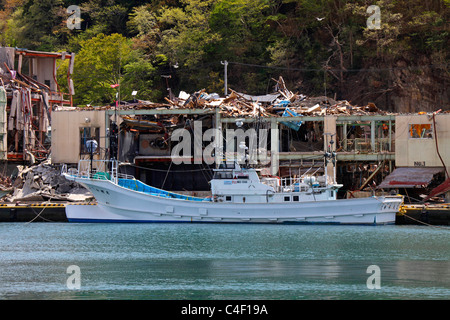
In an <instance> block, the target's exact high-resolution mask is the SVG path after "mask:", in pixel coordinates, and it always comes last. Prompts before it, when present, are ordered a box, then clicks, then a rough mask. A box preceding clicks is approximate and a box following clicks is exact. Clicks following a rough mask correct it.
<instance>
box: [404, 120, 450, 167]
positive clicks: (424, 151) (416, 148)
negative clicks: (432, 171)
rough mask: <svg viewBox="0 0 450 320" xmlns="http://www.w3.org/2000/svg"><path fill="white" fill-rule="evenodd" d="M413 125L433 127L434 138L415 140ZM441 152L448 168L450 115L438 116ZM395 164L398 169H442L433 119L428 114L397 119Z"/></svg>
mask: <svg viewBox="0 0 450 320" xmlns="http://www.w3.org/2000/svg"><path fill="white" fill-rule="evenodd" d="M411 124H425V125H431V131H432V138H413V137H411V133H410V129H411V128H410V125H411ZM436 133H437V142H438V148H439V152H440V154H441V157H442V159H443V160H444V162H445V164H446V166H448V165H450V114H448V113H447V114H437V115H436ZM395 145H396V147H395V164H396V166H397V167H414V166H416V167H421V166H424V167H442V166H443V165H442V162H441V160H440V159H439V156H438V153H437V150H436V137H435V135H434V129H433V118H432V116H431V115H428V114H410V115H398V116H396V117H395Z"/></svg>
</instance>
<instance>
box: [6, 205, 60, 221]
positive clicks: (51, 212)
mask: <svg viewBox="0 0 450 320" xmlns="http://www.w3.org/2000/svg"><path fill="white" fill-rule="evenodd" d="M0 222H67V218H66V203H27V204H0Z"/></svg>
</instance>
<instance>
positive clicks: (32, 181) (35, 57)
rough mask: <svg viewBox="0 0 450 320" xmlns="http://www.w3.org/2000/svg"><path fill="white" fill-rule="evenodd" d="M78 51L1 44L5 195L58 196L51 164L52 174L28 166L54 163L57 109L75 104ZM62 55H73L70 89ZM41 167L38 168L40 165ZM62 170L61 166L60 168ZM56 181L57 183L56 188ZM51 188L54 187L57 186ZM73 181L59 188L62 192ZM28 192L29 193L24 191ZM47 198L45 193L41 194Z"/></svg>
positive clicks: (0, 147) (0, 180) (0, 184)
mask: <svg viewBox="0 0 450 320" xmlns="http://www.w3.org/2000/svg"><path fill="white" fill-rule="evenodd" d="M74 58H75V55H74V54H71V53H67V52H43V51H33V50H27V49H22V48H11V47H0V161H1V162H2V168H1V172H0V189H1V190H0V191H1V195H2V196H3V195H5V194H8V193H14V194H16V195H17V196H18V197H19V198H21V196H25V195H26V194H27V193H35V192H41V191H42V192H43V193H44V194H48V195H50V194H52V195H53V196H54V191H55V189H58V188H59V186H60V185H61V186H62V183H56V184H55V185H53V186H51V184H49V182H50V180H52V182H56V180H57V179H49V178H48V176H49V175H50V174H53V175H55V172H53V171H55V170H53V169H51V166H50V165H48V166H46V167H44V168H46V170H47V171H49V172H48V174H47V175H43V176H40V175H38V174H36V175H34V174H33V170H31V169H30V168H27V167H26V166H30V165H34V164H36V165H37V164H40V163H42V162H45V163H48V164H49V163H50V155H51V125H52V112H53V111H54V110H55V109H56V108H58V107H61V106H64V105H67V106H70V105H72V96H73V94H74V90H73V82H72V79H71V74H72V73H73V65H74ZM58 60H69V70H68V73H67V81H68V88H69V92H64V91H63V90H61V87H60V84H59V83H58V81H57V77H56V73H57V66H58V63H57V61H58ZM41 169H42V167H41V168H36V170H38V171H40V170H41ZM56 174H57V171H56ZM53 187H54V188H53ZM49 188H50V189H51V188H53V191H52V192H47V191H49ZM64 189H67V187H61V188H59V191H58V192H59V193H61V192H62V191H64ZM24 192H25V193H24ZM39 198H40V199H41V200H42V197H39Z"/></svg>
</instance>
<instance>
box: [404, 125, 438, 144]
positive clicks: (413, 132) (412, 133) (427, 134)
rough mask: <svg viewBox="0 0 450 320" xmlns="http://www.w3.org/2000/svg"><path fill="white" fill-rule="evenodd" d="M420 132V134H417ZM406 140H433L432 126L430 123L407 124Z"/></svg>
mask: <svg viewBox="0 0 450 320" xmlns="http://www.w3.org/2000/svg"><path fill="white" fill-rule="evenodd" d="M418 130H420V132H418ZM408 131H409V134H408V138H409V139H415V140H428V139H434V134H433V124H432V123H409V124H408Z"/></svg>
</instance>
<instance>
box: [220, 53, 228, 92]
mask: <svg viewBox="0 0 450 320" xmlns="http://www.w3.org/2000/svg"><path fill="white" fill-rule="evenodd" d="M220 63H221V64H222V65H224V69H225V71H224V82H225V97H226V96H227V95H228V74H227V72H228V71H227V70H228V61H227V60H225V61H220Z"/></svg>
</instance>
